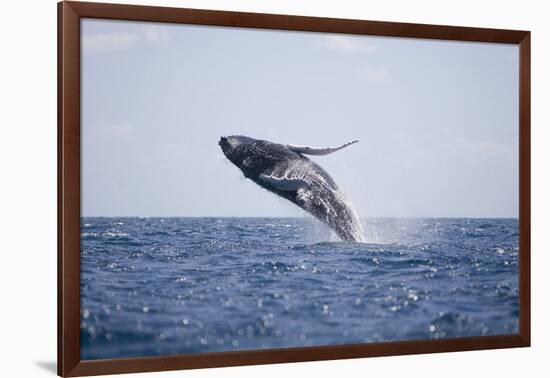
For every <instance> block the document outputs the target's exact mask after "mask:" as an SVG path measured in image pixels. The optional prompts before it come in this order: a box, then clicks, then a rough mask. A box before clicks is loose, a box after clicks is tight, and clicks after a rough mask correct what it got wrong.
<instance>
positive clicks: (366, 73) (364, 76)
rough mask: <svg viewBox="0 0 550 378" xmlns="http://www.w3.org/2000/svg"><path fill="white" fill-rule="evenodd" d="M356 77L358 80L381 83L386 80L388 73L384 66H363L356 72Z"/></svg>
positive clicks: (388, 76)
mask: <svg viewBox="0 0 550 378" xmlns="http://www.w3.org/2000/svg"><path fill="white" fill-rule="evenodd" d="M356 77H357V78H358V79H360V80H367V81H372V82H377V83H382V82H385V81H388V79H389V78H390V74H389V72H388V70H386V69H385V68H384V67H371V66H365V67H363V68H362V69H361V70H360V71H359V72H357V74H356Z"/></svg>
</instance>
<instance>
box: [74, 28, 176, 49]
mask: <svg viewBox="0 0 550 378" xmlns="http://www.w3.org/2000/svg"><path fill="white" fill-rule="evenodd" d="M169 39H170V34H169V33H168V30H166V28H163V27H161V26H158V25H147V26H145V27H143V28H141V29H139V30H137V31H135V32H95V33H89V34H87V33H84V34H83V36H82V51H83V53H84V54H85V55H96V54H102V53H110V52H115V51H124V50H128V49H131V48H133V47H135V46H137V45H138V43H140V42H144V43H147V44H155V43H162V42H165V41H167V40H169Z"/></svg>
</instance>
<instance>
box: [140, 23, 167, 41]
mask: <svg viewBox="0 0 550 378" xmlns="http://www.w3.org/2000/svg"><path fill="white" fill-rule="evenodd" d="M169 39H170V34H169V33H168V30H166V28H163V27H161V26H158V25H149V26H147V27H146V28H145V40H146V41H148V42H151V43H157V42H165V41H167V40H169Z"/></svg>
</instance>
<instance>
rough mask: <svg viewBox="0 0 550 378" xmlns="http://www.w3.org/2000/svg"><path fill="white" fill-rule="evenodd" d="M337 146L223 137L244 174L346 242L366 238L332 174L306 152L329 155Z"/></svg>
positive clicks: (225, 147)
mask: <svg viewBox="0 0 550 378" xmlns="http://www.w3.org/2000/svg"><path fill="white" fill-rule="evenodd" d="M354 143H357V141H356V140H355V141H353V142H349V143H346V144H343V145H341V146H338V147H326V148H317V147H309V146H296V145H290V144H287V145H285V144H278V143H272V142H269V141H266V140H259V139H254V138H250V137H246V136H241V135H233V136H227V137H221V138H220V141H219V143H218V144H219V145H220V147H221V149H222V151H223V153H224V155H225V156H226V157H227V159H229V160H230V161H231V162H232V163H233V164H235V165H236V166H237V167H238V168H239V169H240V170H241V171H242V172H243V173H244V176H245V177H246V178H248V179H250V180H252V181H254V182H255V183H256V184H258V185H260V186H261V187H262V188H264V189H267V190H269V191H270V192H272V193H275V194H276V195H278V196H280V197H283V198H285V199H287V200H289V201H290V202H292V203H294V204H295V205H297V206H299V207H301V208H302V209H304V210H305V211H307V212H308V213H310V214H311V215H313V216H314V217H315V218H317V219H319V220H320V221H322V222H324V223H326V224H327V225H328V226H329V227H330V228H331V229H333V230H334V231H335V232H336V234H337V235H338V236H339V237H340V239H342V240H344V241H355V242H362V241H363V233H362V230H361V224H360V223H359V219H358V218H357V215H356V214H355V211H354V209H353V207H352V205H351V203H350V202H348V201H347V200H346V198H345V196H344V195H343V194H342V192H341V191H340V190H339V189H338V186H337V185H336V183H335V182H334V180H333V179H332V177H330V175H329V174H328V173H327V172H326V171H325V170H324V169H323V168H321V167H320V166H319V165H318V164H316V163H314V162H313V161H311V160H310V159H308V158H307V157H306V156H305V155H318V156H320V155H328V154H330V153H333V152H336V151H339V150H341V149H343V148H345V147H347V146H350V145H352V144H354Z"/></svg>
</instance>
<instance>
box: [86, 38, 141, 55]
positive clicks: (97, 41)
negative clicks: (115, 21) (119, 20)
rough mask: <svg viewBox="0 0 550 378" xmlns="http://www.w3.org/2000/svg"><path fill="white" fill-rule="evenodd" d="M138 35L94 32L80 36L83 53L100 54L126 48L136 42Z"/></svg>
mask: <svg viewBox="0 0 550 378" xmlns="http://www.w3.org/2000/svg"><path fill="white" fill-rule="evenodd" d="M137 40H138V35H137V34H133V33H94V34H88V35H83V36H82V51H83V52H84V54H90V55H93V54H101V53H106V52H111V51H119V50H126V49H128V48H130V47H132V46H134V45H135V44H136V42H137Z"/></svg>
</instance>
